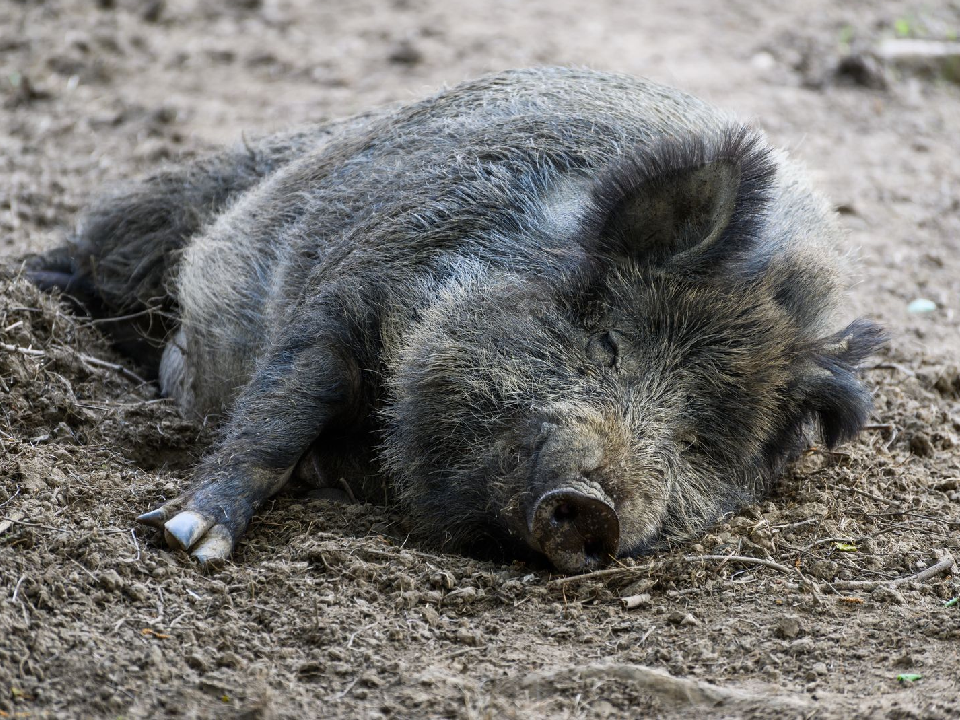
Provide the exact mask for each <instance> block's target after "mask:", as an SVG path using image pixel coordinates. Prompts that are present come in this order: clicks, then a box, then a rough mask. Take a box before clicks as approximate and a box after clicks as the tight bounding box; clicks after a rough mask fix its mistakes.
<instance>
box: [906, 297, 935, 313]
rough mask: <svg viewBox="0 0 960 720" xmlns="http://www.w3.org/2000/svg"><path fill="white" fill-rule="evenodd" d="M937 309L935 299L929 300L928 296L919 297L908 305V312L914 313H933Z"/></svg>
mask: <svg viewBox="0 0 960 720" xmlns="http://www.w3.org/2000/svg"><path fill="white" fill-rule="evenodd" d="M936 309H937V304H936V303H935V302H934V301H933V300H927V299H926V298H917V299H916V300H913V301H911V303H910V304H909V305H907V312H908V313H911V314H913V315H922V314H924V313H931V312H933V311H934V310H936Z"/></svg>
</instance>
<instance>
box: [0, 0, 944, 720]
mask: <svg viewBox="0 0 960 720" xmlns="http://www.w3.org/2000/svg"><path fill="white" fill-rule="evenodd" d="M943 5H944V6H948V7H944V8H942V9H939V10H933V11H932V10H930V8H931V7H933V6H935V4H933V3H915V4H910V3H893V2H890V3H866V2H852V3H844V4H843V7H842V8H838V7H836V3H832V2H826V1H823V2H813V1H808V0H801V1H800V2H796V3H793V4H791V6H790V8H789V9H786V7H785V6H784V5H783V4H774V3H769V4H768V7H765V6H764V5H763V4H758V3H753V2H727V3H713V2H708V1H706V0H700V1H699V2H695V1H693V0H687V1H685V2H683V1H682V2H677V3H652V2H651V3H645V2H644V3H625V2H608V1H607V0H599V2H595V3H590V4H588V5H584V4H583V3H573V2H568V1H567V0H551V1H550V2H546V1H544V2H540V1H530V2H525V3H514V2H509V1H508V0H494V1H493V2H490V3H483V4H480V3H465V2H440V1H439V0H395V1H394V2H373V1H372V0H367V1H366V2H364V1H362V0H361V1H360V2H355V1H351V2H346V1H341V0H331V1H329V2H325V3H312V2H309V1H308V0H263V1H262V2H261V1H260V0H252V1H251V0H247V1H245V2H242V3H241V2H236V3H227V2H201V1H200V0H195V1H190V0H169V1H168V2H164V1H163V0H151V1H150V2H140V1H134V0H99V1H98V2H88V1H87V0H49V1H47V2H43V1H39V2H33V1H31V2H26V1H23V2H17V1H13V0H7V2H4V3H2V4H0V164H2V167H0V267H2V270H0V343H2V345H0V718H2V717H21V718H43V717H111V718H118V717H123V718H153V717H161V716H168V715H169V716H184V717H217V718H219V717H244V718H272V717H291V718H293V717H351V718H352V717H381V716H382V717H469V718H474V717H478V718H479V717H490V718H498V717H517V718H530V717H545V718H546V717H550V718H553V717H607V716H609V717H623V716H634V717H650V716H659V717H680V716H684V717H687V716H689V714H690V713H696V714H697V715H698V716H700V715H702V716H715V717H757V718H766V717H771V716H773V714H774V713H776V714H777V716H781V717H785V718H789V717H804V718H807V717H822V718H849V717H896V718H940V717H942V718H947V717H956V716H957V712H958V710H957V708H958V695H960V606H958V604H957V603H956V601H955V600H954V601H953V602H951V600H953V599H955V598H956V597H957V596H960V578H958V576H957V575H956V574H955V573H956V572H957V569H956V567H955V566H953V564H952V558H954V557H957V558H960V543H958V538H960V449H958V447H957V437H958V432H960V412H958V397H960V374H958V371H957V367H956V363H957V358H958V357H960V335H958V325H960V316H958V314H957V310H958V300H960V296H958V293H960V287H958V286H960V194H958V192H960V191H958V188H960V153H958V152H957V138H960V89H958V86H956V85H953V84H951V83H950V82H949V81H948V80H946V79H944V77H943V76H942V75H940V74H938V73H937V72H936V70H935V69H934V70H933V71H931V70H930V68H921V69H924V70H925V72H922V73H914V72H913V70H912V69H909V68H898V67H892V66H886V67H885V66H884V65H883V64H882V63H881V62H879V61H877V60H876V58H874V57H873V56H872V55H870V54H869V53H867V54H864V52H865V50H868V49H869V48H871V47H874V46H875V44H876V43H877V42H878V41H879V40H881V39H883V38H897V37H913V38H919V39H950V38H951V37H953V38H955V37H956V33H957V31H958V29H960V8H958V6H957V5H956V3H944V4H943ZM544 63H559V64H579V65H589V66H593V67H596V68H600V69H607V70H617V71H624V72H630V73H634V74H642V75H646V76H649V77H652V78H654V79H656V80H659V81H663V82H667V83H671V84H674V85H678V86H680V87H683V88H684V89H686V90H689V91H691V92H693V93H694V94H697V95H701V96H703V97H705V98H707V99H709V100H711V101H713V102H714V103H716V104H719V105H722V106H725V107H729V108H732V109H734V110H737V111H739V112H740V113H742V114H744V115H746V116H749V117H753V118H755V119H756V120H757V121H758V122H759V124H760V125H762V126H763V127H764V128H765V129H766V130H767V131H768V133H769V135H770V136H771V138H772V140H773V141H774V143H775V144H778V145H782V146H785V147H787V148H788V149H790V151H791V152H792V153H793V154H794V155H796V156H797V157H799V158H801V159H802V160H804V161H805V162H806V163H807V164H808V165H809V166H810V168H811V171H812V173H813V175H814V177H815V179H816V180H817V181H818V183H819V184H820V185H821V187H823V189H824V190H826V191H827V193H828V194H830V196H831V197H832V199H833V200H834V201H835V203H836V205H837V207H838V209H839V210H840V212H841V214H842V219H843V223H844V225H845V226H846V228H847V229H848V231H849V235H850V240H851V247H853V248H858V253H859V255H860V257H861V260H860V264H861V267H862V272H861V273H860V277H859V282H858V284H857V285H856V287H855V288H854V290H853V293H852V295H851V299H850V302H851V310H852V311H853V312H858V313H863V314H866V315H867V316H869V317H871V318H873V319H876V320H878V321H879V322H880V323H882V324H883V325H884V326H885V327H886V328H887V329H888V331H889V333H890V336H891V342H890V344H889V347H888V348H887V349H886V350H885V351H884V352H883V353H882V354H881V355H880V356H879V357H877V358H874V359H873V360H871V361H870V367H869V368H868V369H867V370H866V371H865V374H866V378H867V382H868V383H869V385H870V387H871V388H872V390H873V392H874V394H875V398H876V410H875V412H874V416H873V418H872V419H871V424H870V426H869V427H868V429H867V430H866V431H865V432H864V433H863V435H862V436H861V437H860V439H859V440H858V441H856V442H854V443H851V444H849V445H846V446H844V447H842V448H840V449H839V451H838V452H832V453H826V452H823V451H820V450H818V449H816V448H814V449H812V450H811V451H809V452H808V453H807V454H806V455H804V456H803V457H802V458H801V459H800V461H799V462H798V463H796V465H795V466H794V467H793V468H792V469H791V471H790V472H789V473H788V474H787V475H786V476H785V477H784V478H783V481H782V483H781V485H780V487H779V488H778V490H777V491H776V492H775V493H774V494H773V495H772V496H771V497H770V498H769V499H768V500H767V501H765V502H763V503H761V504H760V505H757V506H755V507H750V508H747V509H746V510H745V511H744V512H742V513H741V514H739V515H737V516H735V517H730V518H727V519H726V521H725V522H723V523H722V524H720V525H718V526H717V527H715V528H713V529H712V530H711V531H710V532H709V533H708V534H707V535H706V536H705V537H703V538H702V539H700V540H699V541H697V542H691V543H689V544H687V545H685V546H683V547H678V548H676V549H674V550H672V551H670V552H664V553H662V554H659V555H656V556H653V557H643V558H638V559H637V560H634V561H628V562H625V563H623V565H622V566H618V567H615V568H613V569H610V570H607V571H604V572H600V573H595V574H592V575H588V576H584V577H574V578H561V577H554V576H551V575H550V574H549V573H546V572H544V571H541V570H532V569H530V568H527V567H523V566H519V565H515V566H501V565H494V564H489V563H483V562H478V561H475V560H471V559H465V558H463V557H457V556H445V555H439V554H432V553H429V552H424V551H423V550H422V549H419V548H417V547H414V546H411V545H410V544H409V543H407V542H406V541H405V534H404V531H403V526H402V524H401V521H400V518H399V517H397V516H396V515H395V514H393V513H391V512H390V511H389V510H386V509H383V508H379V507H373V506H366V505H360V506H342V505H332V504H328V503H326V502H324V501H320V500H298V499H295V498H280V499H277V500H276V501H274V502H273V503H271V504H270V506H269V507H268V508H267V509H266V510H265V511H264V512H263V513H261V514H260V515H259V516H258V517H257V518H256V519H255V521H254V523H253V525H252V527H251V529H250V530H249V532H248V533H247V535H246V536H245V538H244V540H243V541H242V542H241V544H240V546H239V549H238V552H237V554H236V556H235V558H234V562H233V563H231V564H229V565H228V566H226V567H225V568H224V569H222V570H220V571H217V572H214V573H211V574H208V575H205V574H203V573H201V572H200V571H199V570H198V569H197V567H196V566H195V565H193V564H192V563H191V562H190V561H189V560H188V559H187V558H186V557H184V556H179V555H176V554H174V553H171V552H168V551H167V550H165V549H162V548H161V546H160V543H159V538H158V537H157V535H156V533H154V532H153V531H150V530H146V529H143V528H141V527H137V526H135V525H134V523H133V518H134V516H135V515H137V514H138V513H140V512H143V511H144V510H146V509H148V508H151V507H154V506H156V504H157V503H158V502H160V501H162V500H163V499H165V498H168V497H171V496H173V495H175V494H177V493H178V492H179V490H180V489H181V488H182V487H183V486H184V483H185V482H186V481H187V480H188V478H189V468H190V466H191V464H192V463H193V462H194V460H195V459H196V457H197V456H198V454H199V453H200V452H201V450H202V448H203V446H204V443H205V441H206V440H207V439H208V437H209V433H210V432H211V431H210V429H209V428H199V427H195V426H193V425H191V424H189V423H186V422H184V421H183V420H182V419H181V418H180V417H179V416H178V414H177V412H176V410H175V409H174V408H173V407H171V406H170V404H169V403H168V402H166V401H164V400H162V399H158V398H157V396H156V390H155V388H154V387H153V386H151V385H144V384H142V383H140V382H138V381H137V379H136V378H135V377H133V376H131V374H130V371H129V370H128V369H123V362H122V359H121V358H119V357H117V356H116V355H115V354H113V353H112V352H111V350H110V349H109V347H108V345H107V344H106V343H105V342H104V341H103V339H102V338H101V336H100V334H99V332H98V330H97V328H96V327H95V326H93V325H91V323H89V322H87V321H83V320H78V319H76V318H74V317H71V316H70V315H69V313H68V312H67V311H66V310H65V309H63V308H62V307H61V306H59V305H58V303H57V301H56V300H55V299H52V298H49V297H45V296H42V295H40V294H39V293H37V292H36V291H34V290H33V289H32V288H31V287H30V286H29V285H27V284H26V283H25V282H24V281H23V280H21V279H19V276H18V272H19V265H18V258H19V257H21V256H22V255H23V254H24V253H26V252H29V251H38V250H42V249H45V248H49V247H51V246H53V245H55V244H57V243H58V242H59V241H60V240H61V239H62V238H63V237H64V235H65V234H66V233H67V232H68V230H69V228H70V226H71V224H72V223H73V222H74V219H75V216H76V212H77V210H78V209H79V208H80V206H81V205H82V204H83V203H84V202H85V201H86V200H87V199H88V198H89V196H90V194H91V193H92V192H93V191H94V190H95V189H96V188H97V187H99V186H101V185H102V184H104V183H109V182H111V181H115V180H117V179H120V178H124V177H129V176H131V175H135V174H137V173H140V172H143V171H146V170H148V169H151V168H155V167H157V166H158V165H159V164H160V163H163V162H164V161H167V160H171V159H175V158H177V157H183V156H190V155H193V154H196V153H198V152H202V151H204V150H205V149H208V148H210V147H213V146H214V145H216V144H218V143H224V142H231V141H235V140H237V139H238V138H240V137H241V135H242V133H248V134H254V133H260V132H264V131H269V130H274V129H278V128H281V127H286V126H289V125H291V124H296V123H300V122H306V121H309V120H313V119H318V118H326V117H332V116H338V115H343V114H347V113H351V112H355V111H358V110H361V109H363V108H367V107H370V106H372V105H377V104H382V103H386V102H395V101H408V100H412V99H415V98H417V97H420V96H423V95H425V94H427V93H428V92H429V91H431V90H433V89H435V88H437V87H439V86H440V85H442V84H453V83H455V82H457V81H459V80H462V79H465V78H468V77H472V76H475V75H478V74H480V73H481V72H486V71H492V70H498V69H503V68H507V67H516V66H524V65H535V64H544ZM916 300H927V301H930V303H932V304H933V309H932V310H931V309H930V307H931V305H930V303H926V304H925V305H926V309H927V311H926V312H911V310H918V309H920V310H923V309H924V307H923V306H924V303H919V304H918V303H914V301H916ZM911 303H914V304H913V305H912V306H911Z"/></svg>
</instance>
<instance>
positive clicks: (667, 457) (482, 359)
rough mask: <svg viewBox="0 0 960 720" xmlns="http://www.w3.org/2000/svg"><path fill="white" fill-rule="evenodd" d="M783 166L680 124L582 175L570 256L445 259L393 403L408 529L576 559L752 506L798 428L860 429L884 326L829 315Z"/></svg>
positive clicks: (816, 210) (626, 548)
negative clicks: (865, 369)
mask: <svg viewBox="0 0 960 720" xmlns="http://www.w3.org/2000/svg"><path fill="white" fill-rule="evenodd" d="M791 172H793V170H792V166H790V165H784V161H783V159H782V158H779V157H778V156H775V155H774V154H773V153H772V151H770V150H768V149H766V147H765V145H764V144H763V141H762V139H760V138H759V137H758V136H757V135H756V134H755V133H754V132H752V131H750V130H746V129H743V128H740V127H736V128H731V129H729V130H728V131H726V132H723V133H720V134H718V135H716V136H708V137H702V136H693V135H691V136H690V137H687V138H674V139H672V140H669V141H664V142H662V143H661V144H659V145H657V146H654V147H649V146H648V147H644V148H640V149H637V150H636V151H635V152H633V153H630V154H627V155H626V156H624V157H623V158H622V159H621V160H620V161H618V162H617V163H615V164H613V166H611V167H609V168H607V169H605V170H603V171H602V172H600V173H598V174H597V177H596V178H594V179H589V180H586V181H582V180H581V181H578V182H579V183H580V184H578V185H576V187H579V188H581V189H582V190H581V192H580V196H579V199H578V200H576V201H575V202H574V209H572V210H571V209H570V207H569V206H570V203H569V202H568V201H565V202H566V209H565V210H564V213H565V217H567V218H568V219H569V218H572V220H570V222H569V223H567V225H568V226H569V227H568V230H567V231H561V234H562V233H563V232H569V236H568V237H565V238H560V239H558V240H556V244H557V247H563V246H564V244H566V246H569V247H575V248H577V252H576V253H572V254H571V255H570V257H571V258H572V259H571V260H570V261H569V262H568V263H567V264H566V266H565V267H563V268H562V269H560V270H551V271H549V272H547V271H544V272H542V273H538V272H536V268H535V263H533V265H534V270H533V271H530V270H529V265H530V264H529V263H528V266H527V268H525V269H522V270H520V269H517V267H516V266H514V267H513V268H512V269H504V264H503V263H501V264H500V265H499V266H497V265H491V264H490V263H484V262H482V258H481V260H476V259H474V260H469V259H464V260H463V261H462V262H461V263H460V264H459V265H457V266H456V268H455V269H454V271H452V272H451V273H450V274H449V276H448V277H447V280H446V282H445V284H443V285H442V286H441V287H439V289H435V290H434V291H433V292H434V295H433V297H432V301H431V302H430V303H429V307H428V308H427V309H426V310H425V311H424V312H423V313H422V314H421V316H420V318H419V320H418V323H417V325H416V327H415V328H414V330H413V331H412V332H410V333H409V334H408V336H407V337H406V339H405V342H404V347H403V349H402V351H401V352H400V353H399V359H398V360H397V362H396V365H395V367H394V368H393V373H392V374H393V379H392V381H391V387H390V392H391V400H390V402H389V404H388V407H387V410H386V411H385V413H386V421H387V427H388V433H387V437H386V440H385V442H384V447H383V455H384V458H385V461H386V464H387V467H388V468H389V469H390V471H391V472H392V474H393V475H394V476H395V477H396V479H397V482H398V484H399V486H400V497H401V500H402V501H403V502H404V504H405V506H406V509H407V510H408V512H409V514H410V515H411V516H412V517H413V518H414V519H415V522H416V525H417V527H418V529H419V531H420V532H421V533H422V534H424V535H426V536H428V537H430V538H432V539H434V540H436V541H437V542H438V543H439V544H441V545H444V546H446V547H448V548H460V549H464V550H467V551H470V552H485V551H486V552H494V553H498V554H501V553H502V554H505V555H507V556H514V557H530V556H546V558H547V559H548V560H549V561H550V562H551V563H552V564H553V565H554V566H555V567H556V568H557V569H558V570H560V571H563V572H581V571H585V570H590V569H593V568H596V567H599V566H602V565H603V564H605V563H607V562H609V561H610V559H611V558H613V557H616V556H618V555H630V554H636V553H639V552H642V551H644V550H645V549H647V548H649V547H650V546H651V545H652V544H653V543H655V542H658V541H663V540H670V539H677V538H682V537H685V536H689V535H690V534H691V533H693V532H696V531H697V530H699V529H701V528H702V527H703V526H704V525H705V524H706V523H709V522H711V521H713V520H715V519H716V518H717V517H718V516H719V515H720V514H722V513H724V512H726V511H728V510H730V509H733V508H736V507H737V506H739V505H741V504H743V503H744V502H746V501H749V499H751V498H753V497H755V496H756V494H757V493H758V492H760V491H762V490H763V489H764V488H765V486H766V485H767V484H768V481H769V480H770V479H771V477H773V476H774V475H775V474H776V473H777V472H778V471H779V470H780V469H781V468H782V466H783V463H784V462H786V461H787V460H789V459H790V458H791V457H792V456H794V455H795V454H796V453H797V452H798V450H800V449H801V448H802V447H803V444H804V442H805V439H806V437H807V435H808V432H809V431H810V430H811V429H813V430H817V429H818V430H819V432H820V433H821V435H822V438H823V440H824V442H825V443H826V444H827V445H831V446H832V445H833V444H835V443H837V442H839V441H841V440H843V439H846V438H849V437H851V436H852V435H854V434H855V433H856V432H857V431H858V430H859V428H860V427H861V425H862V424H863V422H864V421H865V418H866V415H867V413H868V411H869V408H870V397H869V394H868V392H867V391H866V390H865V389H864V388H863V387H862V386H861V384H860V382H859V381H858V379H857V378H856V376H855V369H856V364H857V363H858V362H859V361H860V360H861V359H862V358H863V357H865V356H866V355H867V354H868V353H869V352H871V351H872V350H873V349H874V348H875V347H876V345H877V344H878V342H879V341H880V337H879V331H878V329H877V328H876V327H875V326H873V325H872V324H871V323H868V322H866V321H862V320H861V321H855V322H853V323H852V324H850V325H847V326H846V327H845V328H843V329H838V328H840V327H842V324H840V325H838V324H837V321H836V315H837V309H838V305H839V303H840V302H841V300H840V298H841V295H840V290H841V288H840V281H839V279H838V278H839V274H838V271H837V267H836V264H837V260H836V258H837V257H838V256H837V255H835V254H833V253H831V252H830V247H829V246H830V244H831V243H833V242H834V240H835V239H836V230H835V228H834V225H833V221H832V219H831V217H830V214H829V213H828V212H827V211H825V210H824V209H823V207H822V205H821V204H820V201H819V200H810V197H814V196H811V195H809V191H808V190H805V186H802V183H801V185H796V184H795V183H794V180H793V178H792V177H790V176H789V174H790V173H791ZM804 193H806V195H804ZM795 195H796V196H797V197H794V196H795ZM808 196H809V197H808ZM548 204H549V203H545V205H548ZM550 212H552V211H551V210H550V209H549V208H547V209H545V210H544V217H547V216H548V215H549V213H550ZM542 224H543V225H544V226H550V223H549V222H547V221H546V220H545V221H544V222H543V223H542ZM561 225H562V224H561ZM532 232H535V230H534V231H532ZM518 264H520V265H522V264H523V263H521V262H518Z"/></svg>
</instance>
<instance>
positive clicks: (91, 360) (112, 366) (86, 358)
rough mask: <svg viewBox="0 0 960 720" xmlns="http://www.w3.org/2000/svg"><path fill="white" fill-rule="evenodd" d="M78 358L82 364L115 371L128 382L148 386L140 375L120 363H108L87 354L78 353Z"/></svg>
mask: <svg viewBox="0 0 960 720" xmlns="http://www.w3.org/2000/svg"><path fill="white" fill-rule="evenodd" d="M77 357H78V358H79V359H80V361H81V362H85V363H88V364H90V365H93V366H94V367H101V368H104V369H106V370H113V371H114V372H118V373H120V374H121V375H123V376H124V377H125V378H127V379H128V380H133V381H134V382H137V383H139V384H141V385H146V384H148V382H149V381H147V380H144V379H143V378H142V377H140V376H139V375H137V374H136V373H135V372H134V371H133V370H129V369H127V368H125V367H124V366H123V365H120V364H118V363H112V362H107V361H106V360H101V359H100V358H95V357H93V356H91V355H87V354H85V353H77Z"/></svg>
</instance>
